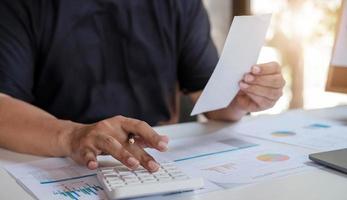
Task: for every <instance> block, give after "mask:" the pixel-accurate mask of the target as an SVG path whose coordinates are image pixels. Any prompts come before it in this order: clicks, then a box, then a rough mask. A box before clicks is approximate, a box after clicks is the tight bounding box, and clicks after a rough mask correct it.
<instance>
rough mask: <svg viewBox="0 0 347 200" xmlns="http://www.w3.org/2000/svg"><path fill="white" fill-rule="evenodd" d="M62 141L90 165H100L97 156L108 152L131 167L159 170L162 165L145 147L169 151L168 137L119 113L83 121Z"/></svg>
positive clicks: (94, 166) (83, 161)
mask: <svg viewBox="0 0 347 200" xmlns="http://www.w3.org/2000/svg"><path fill="white" fill-rule="evenodd" d="M129 133H133V134H135V140H136V142H135V143H134V144H129V143H128V134H129ZM65 137H66V139H65V140H63V142H64V143H65V144H67V145H66V149H67V154H68V155H69V156H70V157H71V158H72V159H73V160H75V161H76V162H78V163H80V164H84V165H86V166H87V167H88V168H89V169H96V168H97V167H98V163H97V159H96V156H97V155H100V154H109V155H111V156H113V157H114V158H116V159H117V160H119V161H120V162H122V163H123V164H124V165H126V166H127V167H129V168H131V169H135V168H137V167H138V166H139V165H142V166H143V167H145V168H146V169H147V170H149V171H152V172H153V171H157V170H158V168H159V165H158V164H157V163H156V162H155V160H154V159H153V157H151V156H150V155H149V154H147V153H146V152H145V151H144V149H143V148H144V147H151V148H155V149H157V150H159V151H166V150H167V148H168V147H167V145H168V140H169V139H168V137H167V136H161V135H159V134H157V133H156V132H155V131H154V130H153V129H152V128H151V127H150V126H149V125H148V124H147V123H145V122H143V121H140V120H136V119H131V118H126V117H123V116H117V117H113V118H110V119H106V120H103V121H100V122H98V123H95V124H92V125H81V126H80V127H78V128H75V129H74V130H73V131H72V133H69V134H65Z"/></svg>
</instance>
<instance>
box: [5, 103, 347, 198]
mask: <svg viewBox="0 0 347 200" xmlns="http://www.w3.org/2000/svg"><path fill="white" fill-rule="evenodd" d="M291 112H302V113H303V114H307V115H314V116H316V117H317V116H318V117H321V118H327V119H333V120H338V121H342V122H344V123H346V124H347V106H343V107H336V108H331V109H323V110H311V111H302V110H296V111H291ZM245 120H254V118H252V117H246V118H244V119H243V121H245ZM240 123H242V121H241V122H240ZM224 126H225V124H223V123H216V122H209V123H205V124H199V123H186V124H178V125H171V126H163V127H157V128H156V130H157V131H159V132H161V133H165V134H168V135H170V137H171V138H178V137H184V136H186V135H190V136H191V135H201V134H207V133H210V132H213V131H215V130H218V129H220V128H222V127H224ZM37 159H42V157H37V156H30V155H24V154H18V153H14V152H10V151H7V150H4V149H0V167H1V166H3V165H5V164H10V163H20V162H27V161H33V160H37ZM0 188H1V189H0V199H6V200H11V199H21V200H22V199H32V197H31V196H30V195H29V194H27V193H26V192H25V191H24V190H23V189H22V188H21V187H20V186H19V185H18V184H17V183H16V182H15V180H14V179H13V178H12V177H11V176H10V175H8V174H7V172H6V171H4V170H3V169H0ZM187 198H188V199H213V200H219V199H234V200H241V199H243V200H245V199H252V200H254V199H261V200H269V199H276V200H284V199H290V200H293V199H305V200H309V199H312V200H320V199H321V200H347V175H344V174H342V173H339V172H334V171H332V170H318V169H317V170H314V171H310V172H307V173H302V174H298V175H294V176H289V177H286V178H282V179H275V180H271V181H265V182H261V183H259V184H256V185H251V186H247V187H241V188H235V189H229V190H223V191H217V192H211V193H207V194H204V195H199V196H194V197H187Z"/></svg>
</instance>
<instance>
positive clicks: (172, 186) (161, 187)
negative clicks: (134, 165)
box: [97, 162, 204, 199]
mask: <svg viewBox="0 0 347 200" xmlns="http://www.w3.org/2000/svg"><path fill="white" fill-rule="evenodd" d="M97 177H98V179H99V182H100V183H101V184H102V185H103V187H104V190H105V191H106V193H107V195H108V197H109V198H110V199H125V198H135V197H142V196H149V195H158V194H165V193H175V192H183V191H190V190H194V189H199V188H202V187H203V185H204V181H203V179H202V178H191V177H189V176H187V175H186V174H185V173H183V172H182V171H181V170H180V169H179V168H178V167H177V166H176V165H175V163H173V162H165V163H160V169H159V170H158V171H157V172H154V173H150V172H148V171H147V170H146V169H145V168H143V167H139V168H138V169H136V170H129V169H128V168H127V167H125V166H124V165H122V164H118V165H116V166H112V167H104V168H99V169H98V172H97Z"/></svg>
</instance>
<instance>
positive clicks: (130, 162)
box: [127, 157, 139, 166]
mask: <svg viewBox="0 0 347 200" xmlns="http://www.w3.org/2000/svg"><path fill="white" fill-rule="evenodd" d="M127 163H128V164H129V165H130V166H136V165H138V164H139V161H138V160H136V159H135V158H133V157H130V158H128V160H127Z"/></svg>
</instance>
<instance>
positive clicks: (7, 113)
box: [0, 94, 78, 156]
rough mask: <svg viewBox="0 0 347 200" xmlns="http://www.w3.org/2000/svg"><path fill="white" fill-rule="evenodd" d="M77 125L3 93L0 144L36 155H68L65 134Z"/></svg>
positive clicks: (0, 105)
mask: <svg viewBox="0 0 347 200" xmlns="http://www.w3.org/2000/svg"><path fill="white" fill-rule="evenodd" d="M77 126H78V124H76V123H73V122H70V121H65V120H59V119H57V118H55V117H54V116H52V115H50V114H49V113H47V112H45V111H43V110H41V109H39V108H37V107H35V106H32V105H30V104H28V103H25V102H23V101H20V100H17V99H14V98H12V97H9V96H6V95H2V94H0V147H4V148H7V149H10V150H13V151H17V152H22V153H30V154H35V155H43V156H67V154H68V152H67V151H68V147H67V146H68V144H67V142H66V141H65V140H66V138H67V137H66V135H68V134H69V133H70V132H71V131H72V130H73V129H74V128H75V127H77Z"/></svg>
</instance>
